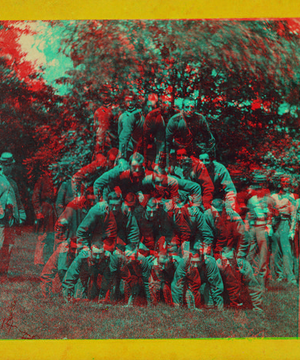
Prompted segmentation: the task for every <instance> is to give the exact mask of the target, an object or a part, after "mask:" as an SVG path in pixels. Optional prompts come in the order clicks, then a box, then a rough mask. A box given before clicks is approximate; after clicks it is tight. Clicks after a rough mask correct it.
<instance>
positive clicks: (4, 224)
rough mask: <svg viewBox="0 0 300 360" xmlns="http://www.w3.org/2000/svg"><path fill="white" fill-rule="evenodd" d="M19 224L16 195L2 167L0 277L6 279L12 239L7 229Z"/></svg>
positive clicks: (0, 175) (0, 176)
mask: <svg viewBox="0 0 300 360" xmlns="http://www.w3.org/2000/svg"><path fill="white" fill-rule="evenodd" d="M18 222H19V211H18V207H17V201H16V197H15V193H14V190H13V188H12V186H11V185H10V183H9V181H8V180H7V179H6V177H5V175H4V174H3V168H2V165H0V264H1V267H0V276H4V277H6V275H7V264H8V263H9V256H10V239H9V237H8V235H7V229H8V228H9V227H11V226H13V225H14V224H15V223H18Z"/></svg>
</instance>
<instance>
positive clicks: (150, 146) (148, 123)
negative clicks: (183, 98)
mask: <svg viewBox="0 0 300 360" xmlns="http://www.w3.org/2000/svg"><path fill="white" fill-rule="evenodd" d="M171 106H172V97H171V96H170V95H169V96H167V95H164V96H162V97H161V98H160V106H159V107H158V108H157V109H155V110H153V111H151V112H149V113H148V115H147V116H146V118H145V122H144V129H143V130H144V133H143V137H144V139H143V143H144V157H145V164H146V168H148V169H152V170H154V169H155V167H156V166H159V167H161V168H164V167H165V159H166V124H167V123H168V118H169V115H170V110H171Z"/></svg>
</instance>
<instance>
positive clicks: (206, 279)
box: [41, 188, 264, 312]
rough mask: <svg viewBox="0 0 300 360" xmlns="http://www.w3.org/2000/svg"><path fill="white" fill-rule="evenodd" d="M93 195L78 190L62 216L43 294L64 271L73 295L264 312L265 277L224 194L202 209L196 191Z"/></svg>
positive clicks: (65, 288) (66, 289) (67, 291)
mask: <svg viewBox="0 0 300 360" xmlns="http://www.w3.org/2000/svg"><path fill="white" fill-rule="evenodd" d="M94 202H95V200H94V197H93V195H92V194H86V195H85V196H82V197H79V198H75V199H74V200H73V201H71V202H70V203H69V205H68V206H67V208H66V209H65V211H64V212H63V214H62V215H61V216H60V218H59V219H58V221H57V223H56V227H55V244H54V250H55V251H54V252H53V254H52V256H51V257H50V258H49V260H48V262H47V263H46V265H45V267H44V269H43V271H42V273H41V288H42V293H43V295H44V297H46V298H48V297H50V296H51V293H52V283H53V280H54V279H56V280H57V279H59V281H60V282H61V291H62V295H63V297H64V299H65V300H66V301H67V302H70V301H73V300H75V299H77V298H81V299H90V300H94V301H98V302H100V303H103V304H107V303H115V302H118V301H120V302H121V303H123V304H124V303H125V304H126V306H128V305H131V304H133V303H134V302H135V300H134V299H137V298H143V299H144V302H145V303H147V304H148V305H151V304H152V305H156V304H157V303H158V302H159V301H160V300H164V301H165V302H166V303H167V304H169V305H171V306H175V307H179V306H183V305H187V306H188V307H189V308H191V309H195V310H201V308H203V307H207V308H211V307H213V308H217V309H219V310H221V309H223V308H224V306H225V307H231V308H245V307H246V308H251V309H253V310H254V311H258V312H262V308H261V303H262V295H263V292H264V284H262V283H261V281H259V277H255V276H254V273H253V269H252V266H251V265H250V263H249V262H248V261H247V255H248V253H249V246H250V244H249V237H248V236H247V233H246V232H245V226H244V222H243V220H242V219H241V217H240V216H239V215H238V214H237V213H236V212H234V211H230V212H228V211H227V210H226V206H225V202H224V201H223V200H221V199H214V200H213V202H212V207H210V208H209V209H207V210H206V211H205V212H202V211H201V210H200V209H199V207H198V206H196V205H195V204H194V202H193V196H188V195H187V196H181V198H180V201H176V203H175V202H174V201H172V199H171V200H170V199H164V198H154V197H151V198H150V197H147V196H143V198H139V201H132V199H131V198H130V196H127V197H126V198H125V199H123V197H122V194H121V191H120V189H117V188H115V190H114V191H112V192H110V193H109V195H108V197H107V201H100V202H97V203H96V204H95V205H94Z"/></svg>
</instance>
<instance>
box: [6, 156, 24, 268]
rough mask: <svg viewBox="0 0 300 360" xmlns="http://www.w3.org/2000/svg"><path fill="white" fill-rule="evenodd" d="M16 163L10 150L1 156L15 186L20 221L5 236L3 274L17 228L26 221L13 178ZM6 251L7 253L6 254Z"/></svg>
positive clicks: (8, 260)
mask: <svg viewBox="0 0 300 360" xmlns="http://www.w3.org/2000/svg"><path fill="white" fill-rule="evenodd" d="M14 163H15V159H14V158H13V155H12V154H11V153H9V152H4V153H3V154H2V155H1V157H0V165H1V166H2V169H3V174H4V175H5V177H6V179H7V180H8V181H9V183H10V185H11V187H12V188H13V191H14V194H15V197H16V202H17V203H16V206H17V209H18V212H19V214H18V221H15V222H14V224H13V225H14V226H12V227H9V228H7V229H6V236H5V243H4V244H3V247H2V255H3V259H2V262H1V272H2V273H3V274H7V272H8V268H9V262H10V258H11V254H12V250H13V245H14V241H15V237H16V229H17V227H18V226H20V225H22V224H23V223H24V222H25V221H26V213H25V209H24V206H23V203H22V201H21V197H20V193H19V189H18V185H17V183H16V182H15V180H14V179H13V177H12V175H13V172H14ZM4 253H5V255H4Z"/></svg>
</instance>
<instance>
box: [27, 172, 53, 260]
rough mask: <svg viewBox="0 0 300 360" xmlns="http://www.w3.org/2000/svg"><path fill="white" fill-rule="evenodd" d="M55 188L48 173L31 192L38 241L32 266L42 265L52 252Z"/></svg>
mask: <svg viewBox="0 0 300 360" xmlns="http://www.w3.org/2000/svg"><path fill="white" fill-rule="evenodd" d="M55 197H56V188H55V187H54V184H53V181H52V177H51V175H50V173H49V172H48V171H44V173H43V174H42V175H41V176H40V178H39V179H38V181H37V182H36V184H35V186H34V190H33V196H32V204H33V208H34V212H35V216H36V220H37V222H38V229H37V231H38V241H37V244H36V248H35V254H34V265H44V264H45V263H46V262H47V261H48V259H49V257H50V256H51V255H52V252H53V245H54V225H55V222H56V211H55Z"/></svg>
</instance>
